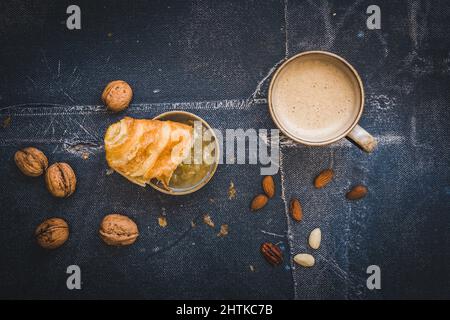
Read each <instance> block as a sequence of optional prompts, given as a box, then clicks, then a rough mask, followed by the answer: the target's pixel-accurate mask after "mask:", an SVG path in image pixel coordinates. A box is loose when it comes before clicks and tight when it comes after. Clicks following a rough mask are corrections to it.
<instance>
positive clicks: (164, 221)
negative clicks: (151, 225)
mask: <svg viewBox="0 0 450 320" xmlns="http://www.w3.org/2000/svg"><path fill="white" fill-rule="evenodd" d="M158 223H159V226H160V227H161V228H165V227H167V219H166V217H163V216H161V217H158Z"/></svg>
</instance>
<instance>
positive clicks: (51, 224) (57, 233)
mask: <svg viewBox="0 0 450 320" xmlns="http://www.w3.org/2000/svg"><path fill="white" fill-rule="evenodd" d="M34 234H35V236H36V240H37V242H38V244H39V245H40V246H41V247H42V248H45V249H56V248H58V247H60V246H62V245H63V243H64V242H66V240H67V239H68V238H69V226H68V225H67V222H65V221H64V220H63V219H60V218H50V219H47V220H45V221H44V222H42V223H41V224H40V225H39V226H38V227H37V228H36V231H35V233H34Z"/></svg>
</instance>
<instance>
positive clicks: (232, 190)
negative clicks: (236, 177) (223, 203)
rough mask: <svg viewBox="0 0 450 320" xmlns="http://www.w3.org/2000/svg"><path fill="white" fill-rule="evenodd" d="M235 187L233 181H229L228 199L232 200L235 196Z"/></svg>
mask: <svg viewBox="0 0 450 320" xmlns="http://www.w3.org/2000/svg"><path fill="white" fill-rule="evenodd" d="M236 194H237V192H236V188H235V187H234V183H233V181H230V186H229V187H228V199H229V200H233V199H234V198H236Z"/></svg>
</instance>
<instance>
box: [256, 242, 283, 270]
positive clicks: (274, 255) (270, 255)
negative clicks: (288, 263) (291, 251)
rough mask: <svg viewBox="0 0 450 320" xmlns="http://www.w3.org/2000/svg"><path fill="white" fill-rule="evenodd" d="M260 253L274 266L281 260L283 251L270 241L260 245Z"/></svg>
mask: <svg viewBox="0 0 450 320" xmlns="http://www.w3.org/2000/svg"><path fill="white" fill-rule="evenodd" d="M261 254H262V255H263V257H264V258H265V259H266V260H267V262H269V263H270V264H271V265H273V266H276V265H279V264H280V263H282V262H283V253H282V252H281V249H280V248H279V247H278V246H277V245H275V244H273V243H270V242H265V243H263V244H262V245H261Z"/></svg>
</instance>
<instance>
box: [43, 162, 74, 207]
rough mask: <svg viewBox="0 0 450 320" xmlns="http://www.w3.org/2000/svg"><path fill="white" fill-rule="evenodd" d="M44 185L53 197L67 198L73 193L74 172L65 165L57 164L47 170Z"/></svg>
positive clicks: (62, 163)
mask: <svg viewBox="0 0 450 320" xmlns="http://www.w3.org/2000/svg"><path fill="white" fill-rule="evenodd" d="M45 183H46V185H47V189H48V191H49V192H50V193H51V194H52V195H53V196H55V197H58V198H67V197H68V196H70V195H71V194H72V193H74V192H75V187H76V185H77V178H76V177H75V172H73V170H72V168H71V167H70V166H69V165H68V164H67V163H64V162H57V163H54V164H52V165H51V166H50V167H49V168H48V169H47V172H46V173H45Z"/></svg>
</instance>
